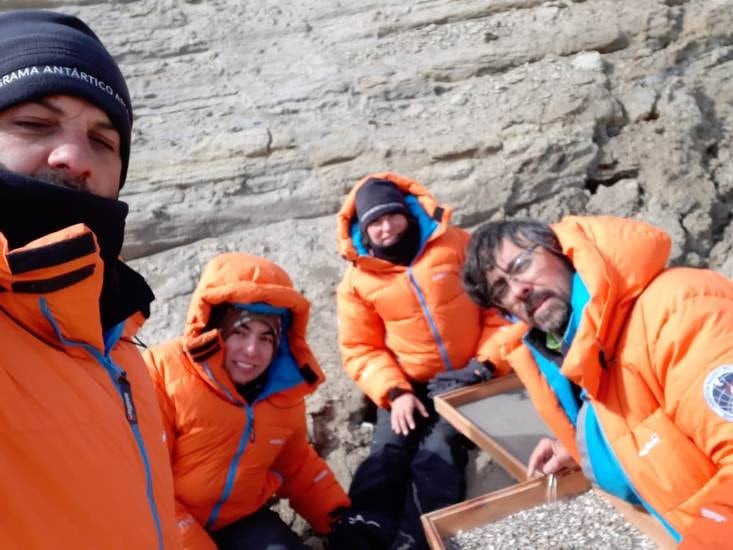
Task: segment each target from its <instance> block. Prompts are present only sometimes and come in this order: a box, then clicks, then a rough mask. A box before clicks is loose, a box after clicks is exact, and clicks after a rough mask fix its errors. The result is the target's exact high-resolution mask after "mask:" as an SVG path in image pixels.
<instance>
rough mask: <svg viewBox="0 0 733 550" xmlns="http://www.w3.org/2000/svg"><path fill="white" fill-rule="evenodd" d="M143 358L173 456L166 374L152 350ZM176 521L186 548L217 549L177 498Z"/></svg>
mask: <svg viewBox="0 0 733 550" xmlns="http://www.w3.org/2000/svg"><path fill="white" fill-rule="evenodd" d="M143 359H144V360H145V364H146V365H147V367H148V372H149V373H150V377H151V378H152V380H153V386H154V387H155V394H156V397H157V399H158V405H159V407H160V412H161V416H162V418H163V426H164V427H165V435H166V443H167V444H168V453H169V456H170V457H171V458H172V457H173V448H174V446H175V442H176V420H175V417H176V415H175V407H174V405H173V403H172V402H171V400H170V398H169V396H168V394H167V393H166V391H165V381H164V380H163V376H164V375H163V372H162V371H161V366H160V365H159V364H158V363H157V362H156V360H155V355H154V354H153V353H152V352H151V351H150V350H146V351H145V352H144V353H143ZM176 523H177V524H178V531H179V533H180V536H181V542H182V543H183V549H184V550H216V544H214V541H213V540H212V539H211V537H210V536H209V534H208V533H207V532H206V529H204V527H203V526H202V525H201V524H200V523H199V522H197V521H196V520H195V519H194V517H193V516H192V515H191V514H190V513H189V511H188V510H187V509H186V507H185V506H184V505H183V504H182V503H181V502H180V501H179V500H178V499H176Z"/></svg>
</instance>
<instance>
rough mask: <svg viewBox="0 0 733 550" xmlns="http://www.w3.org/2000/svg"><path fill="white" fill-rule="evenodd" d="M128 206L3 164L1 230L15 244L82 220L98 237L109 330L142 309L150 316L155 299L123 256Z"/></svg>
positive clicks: (103, 313) (12, 246)
mask: <svg viewBox="0 0 733 550" xmlns="http://www.w3.org/2000/svg"><path fill="white" fill-rule="evenodd" d="M127 212H128V206H127V204H126V203H124V202H121V201H118V200H113V199H107V198H104V197H99V196H96V195H92V194H91V193H85V192H82V191H76V190H74V189H67V188H65V187H60V186H57V185H51V184H48V183H45V182H42V181H40V180H37V179H34V178H29V177H26V176H21V175H19V174H15V173H13V172H8V171H6V170H0V233H2V234H3V235H4V236H5V238H6V239H7V241H8V245H9V248H10V250H13V249H15V248H19V247H22V246H24V245H26V244H28V243H29V242H31V241H34V240H36V239H39V238H41V237H43V236H45V235H48V234H50V233H53V232H55V231H59V230H61V229H64V228H66V227H69V226H71V225H74V224H77V223H82V224H84V225H86V226H87V227H88V228H89V229H90V230H91V231H92V232H93V233H94V235H95V236H96V237H97V242H98V244H99V249H100V252H99V254H100V256H101V258H102V261H103V262H104V283H103V285H102V294H101V297H100V299H99V302H100V314H101V317H102V327H103V329H104V330H107V329H109V328H112V327H113V326H115V325H117V324H118V323H120V322H122V321H124V320H125V319H127V318H128V317H130V316H131V315H132V314H134V313H135V312H137V311H140V312H142V313H143V315H145V316H146V317H148V316H149V315H150V303H151V302H152V301H153V300H154V299H155V296H154V295H153V292H152V291H151V290H150V287H149V286H148V284H147V283H146V282H145V279H144V278H143V277H142V276H141V275H140V274H139V273H137V272H135V271H134V270H133V269H131V268H130V267H128V266H127V265H125V264H124V263H123V262H121V261H120V260H119V254H120V250H121V249H122V241H123V238H124V234H125V218H126V217H127Z"/></svg>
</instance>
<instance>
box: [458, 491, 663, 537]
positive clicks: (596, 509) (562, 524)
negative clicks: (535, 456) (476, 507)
mask: <svg viewBox="0 0 733 550" xmlns="http://www.w3.org/2000/svg"><path fill="white" fill-rule="evenodd" d="M445 547H446V549H447V550H493V549H497V550H498V549H506V548H511V549H512V550H516V549H529V548H532V549H543V550H545V549H550V548H553V549H561V548H562V549H571V548H578V549H580V548H592V549H594V550H601V549H607V550H611V549H614V550H616V549H619V548H624V549H632V548H633V549H640V550H653V549H656V548H657V545H656V544H655V543H654V542H653V541H652V540H651V539H649V538H648V537H647V536H646V535H644V534H643V533H641V532H640V531H639V530H638V529H637V528H636V527H635V526H633V525H631V524H630V523H629V522H628V521H626V519H625V518H624V517H623V516H622V515H621V514H620V513H618V512H617V511H616V509H615V508H614V507H613V505H611V504H610V503H609V502H608V501H607V500H606V499H604V498H603V497H602V496H600V495H599V494H598V493H596V492H595V491H593V490H591V491H587V492H585V493H583V494H581V495H579V496H577V497H575V498H570V499H563V500H560V501H558V502H555V503H551V504H542V505H540V506H536V507H534V508H530V509H528V510H522V511H521V512H517V513H516V514H512V515H511V516H508V517H506V518H503V519H501V520H499V521H496V522H494V523H491V524H489V525H485V526H483V527H478V528H476V529H472V530H470V531H464V532H461V533H459V534H457V535H456V536H454V537H452V538H450V539H447V540H446V541H445Z"/></svg>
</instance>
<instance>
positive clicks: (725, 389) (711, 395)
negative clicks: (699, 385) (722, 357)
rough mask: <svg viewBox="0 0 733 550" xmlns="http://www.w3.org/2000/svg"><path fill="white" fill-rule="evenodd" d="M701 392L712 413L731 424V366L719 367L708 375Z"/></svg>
mask: <svg viewBox="0 0 733 550" xmlns="http://www.w3.org/2000/svg"><path fill="white" fill-rule="evenodd" d="M703 391H704V392H705V401H707V403H708V406H709V407H710V408H711V409H712V410H713V412H714V413H715V414H717V415H718V416H720V417H722V418H723V419H725V420H727V421H728V422H733V365H721V366H719V367H717V368H716V369H715V370H713V371H712V372H711V373H710V374H708V375H707V377H706V378H705V387H704V390H703Z"/></svg>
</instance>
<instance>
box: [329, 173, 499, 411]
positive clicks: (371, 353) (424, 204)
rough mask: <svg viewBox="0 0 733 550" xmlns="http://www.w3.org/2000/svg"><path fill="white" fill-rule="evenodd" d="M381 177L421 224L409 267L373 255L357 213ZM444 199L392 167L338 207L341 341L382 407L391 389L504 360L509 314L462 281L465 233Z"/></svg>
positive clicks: (352, 367) (349, 363)
mask: <svg viewBox="0 0 733 550" xmlns="http://www.w3.org/2000/svg"><path fill="white" fill-rule="evenodd" d="M369 178H384V179H388V180H390V181H391V182H393V183H394V184H395V185H396V186H397V187H398V188H400V189H401V190H402V192H403V193H405V194H406V200H407V204H408V208H409V209H410V212H411V214H412V215H413V216H415V217H416V219H417V220H418V224H419V225H420V232H421V240H422V245H421V249H420V251H419V252H418V254H417V256H416V257H415V259H414V260H413V262H412V263H411V264H410V265H409V266H402V265H396V264H393V263H391V262H388V261H386V260H381V259H379V258H376V257H373V256H370V255H369V254H368V251H367V249H366V247H365V246H364V244H363V243H362V242H361V236H360V233H359V229H358V223H357V219H356V192H357V190H358V189H359V187H361V186H362V185H363V184H364V183H365V182H366V180H367V179H369ZM450 217H451V210H450V208H447V207H443V206H439V205H438V204H437V203H436V201H435V199H433V197H432V196H430V194H429V193H428V191H427V190H426V189H425V188H424V187H423V186H422V185H420V184H419V183H417V182H416V181H414V180H411V179H408V178H405V177H403V176H400V175H398V174H395V173H391V172H384V173H378V174H372V175H370V176H368V177H366V178H364V179H362V180H361V181H359V182H358V183H357V184H356V185H355V186H354V188H353V189H352V190H351V192H350V193H349V195H348V196H347V198H346V200H345V202H344V204H343V206H342V208H341V210H340V211H339V213H338V222H337V223H338V228H337V231H338V248H339V252H340V253H341V256H342V257H343V258H344V259H346V260H347V261H349V262H350V263H351V265H349V267H348V268H347V270H346V272H345V274H344V276H343V280H342V281H341V284H340V285H339V288H338V294H337V300H338V320H339V344H340V346H341V354H342V358H343V362H344V367H345V369H346V372H347V373H348V374H349V376H351V378H353V379H354V380H355V381H356V383H357V384H358V385H359V387H360V388H361V390H362V391H363V392H364V393H365V394H366V395H368V396H369V397H370V398H371V399H372V401H374V402H375V403H376V404H377V405H378V406H380V407H387V406H388V405H389V400H388V393H389V392H390V390H391V389H393V388H399V389H404V390H410V388H411V385H410V381H417V382H425V381H427V380H429V379H430V378H432V377H433V376H435V375H436V374H437V373H438V372H441V371H444V370H450V369H459V368H462V367H464V366H465V365H466V363H468V361H469V360H470V359H471V358H473V357H478V358H479V359H481V360H487V359H488V360H492V361H493V362H494V363H495V365H496V366H497V368H498V370H499V371H500V372H499V373H498V374H502V373H504V372H505V370H506V369H505V368H504V363H502V362H500V361H499V357H498V348H497V346H496V344H495V339H494V337H495V335H496V334H497V331H498V329H499V328H500V327H503V326H504V321H503V320H502V319H501V317H500V316H499V314H498V313H497V312H496V311H494V310H489V311H482V310H481V309H480V308H479V307H478V306H476V305H475V304H474V303H473V302H472V301H471V300H470V299H469V297H468V296H467V294H466V293H465V292H464V290H463V286H462V284H461V269H462V267H463V262H464V259H465V251H466V245H467V243H468V238H469V236H468V234H467V233H466V232H465V231H464V230H462V229H460V228H458V227H454V226H450V225H448V222H449V221H450Z"/></svg>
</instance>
